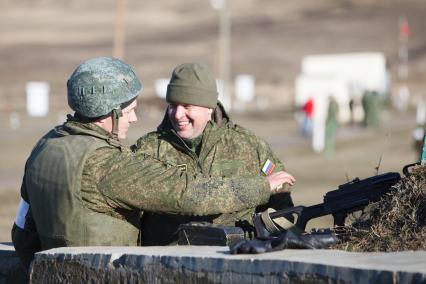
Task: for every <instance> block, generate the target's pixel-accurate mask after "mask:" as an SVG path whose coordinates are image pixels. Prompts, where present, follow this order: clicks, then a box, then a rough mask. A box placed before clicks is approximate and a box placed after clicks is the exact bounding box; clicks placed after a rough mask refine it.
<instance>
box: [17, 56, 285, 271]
mask: <svg viewBox="0 0 426 284" xmlns="http://www.w3.org/2000/svg"><path fill="white" fill-rule="evenodd" d="M67 88H68V103H69V105H70V107H71V108H72V109H73V110H74V111H75V113H74V115H73V116H71V115H69V116H68V119H67V121H66V122H65V123H64V124H62V125H60V126H57V127H55V128H54V129H52V130H51V131H50V132H48V133H47V134H46V135H44V136H43V137H42V138H41V139H40V140H39V141H38V143H37V144H36V146H35V147H34V149H33V150H32V152H31V154H30V157H29V158H28V160H27V162H26V165H25V172H24V177H23V182H22V186H21V201H20V204H19V207H18V210H17V215H16V220H15V224H14V226H13V228H12V240H13V243H14V246H15V249H16V251H17V253H18V255H19V256H20V257H21V259H22V260H23V262H24V264H25V265H29V263H30V261H31V259H32V257H33V255H34V253H35V252H37V251H40V250H44V249H50V248H55V247H62V246H131V245H137V244H138V233H139V222H140V216H141V213H142V211H143V210H150V211H153V212H166V213H181V214H197V215H204V214H214V213H218V212H231V211H233V210H235V209H243V208H247V207H252V206H256V205H258V204H262V203H264V202H266V201H267V200H268V198H269V196H270V195H271V194H273V192H274V191H273V190H272V189H271V188H274V187H276V186H277V185H279V184H281V183H282V182H283V179H284V178H283V176H282V175H280V174H277V175H275V176H274V177H272V178H269V179H265V178H260V177H248V178H247V177H245V178H244V179H243V178H235V179H229V178H216V179H209V178H206V177H202V176H194V175H188V174H186V173H184V172H182V170H181V169H180V168H179V167H176V166H173V165H171V164H169V163H167V162H161V161H159V160H156V159H153V158H151V157H149V156H146V155H144V154H139V155H138V156H136V155H135V154H134V153H132V152H131V151H130V149H129V148H128V147H125V146H124V145H123V144H121V142H120V139H122V138H125V137H126V134H127V130H128V127H129V125H130V124H131V123H132V122H135V121H136V120H137V118H136V114H135V107H136V105H137V101H136V97H137V96H138V94H139V92H140V90H141V88H142V86H141V83H140V81H139V80H138V78H137V76H136V74H135V73H134V72H133V70H132V68H131V67H130V66H128V65H127V64H126V63H124V62H122V61H120V60H118V59H115V58H110V57H100V58H94V59H90V60H87V61H85V62H83V63H82V64H81V65H80V66H78V67H77V69H76V70H75V71H74V73H73V74H72V75H71V77H70V79H69V80H68V83H67ZM172 184H173V187H172ZM206 188H213V189H215V190H214V191H209V190H206ZM200 189H203V190H200ZM216 192H220V193H221V196H223V198H224V199H223V202H222V203H221V204H218V203H217V197H216Z"/></svg>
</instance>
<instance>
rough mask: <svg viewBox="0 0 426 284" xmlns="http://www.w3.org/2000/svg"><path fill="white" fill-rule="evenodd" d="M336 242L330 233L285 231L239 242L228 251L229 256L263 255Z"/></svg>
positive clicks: (329, 244)
mask: <svg viewBox="0 0 426 284" xmlns="http://www.w3.org/2000/svg"><path fill="white" fill-rule="evenodd" d="M337 242H338V239H337V237H336V235H335V234H334V233H332V232H331V231H330V232H321V233H312V234H297V233H294V232H293V231H285V232H283V233H282V234H280V235H279V236H277V237H272V238H270V239H268V240H258V239H254V240H240V241H238V242H236V243H234V244H232V245H230V247H229V249H230V251H231V254H243V253H263V252H268V251H277V250H282V249H322V248H327V247H329V246H331V245H333V244H335V243H337Z"/></svg>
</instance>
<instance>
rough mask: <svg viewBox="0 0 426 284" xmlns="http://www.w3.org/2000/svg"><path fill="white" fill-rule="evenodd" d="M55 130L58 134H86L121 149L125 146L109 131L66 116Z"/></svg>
mask: <svg viewBox="0 0 426 284" xmlns="http://www.w3.org/2000/svg"><path fill="white" fill-rule="evenodd" d="M55 131H56V132H57V133H58V135H60V136H67V135H87V136H93V137H96V138H99V139H102V140H105V141H106V142H107V143H108V144H110V145H112V146H114V147H117V148H120V149H123V148H124V147H125V146H124V145H123V144H122V143H121V142H120V141H119V140H118V139H117V138H115V137H114V136H113V135H112V134H111V133H109V132H108V131H106V130H105V129H103V128H102V127H100V126H98V125H96V124H94V123H91V122H90V123H83V122H80V121H78V120H75V119H73V118H72V117H68V120H67V121H66V122H65V123H64V124H62V125H60V126H57V127H55Z"/></svg>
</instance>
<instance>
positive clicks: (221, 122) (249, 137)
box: [133, 103, 293, 245]
mask: <svg viewBox="0 0 426 284" xmlns="http://www.w3.org/2000/svg"><path fill="white" fill-rule="evenodd" d="M133 150H134V151H136V152H137V153H139V154H140V153H145V154H147V155H152V156H154V157H156V158H158V159H160V160H163V161H167V163H168V164H172V165H175V166H178V167H180V168H182V170H183V171H185V172H187V173H188V174H191V175H192V174H202V175H204V176H212V177H241V178H243V179H244V177H247V176H251V175H255V176H259V177H260V176H263V177H264V176H265V175H264V174H263V173H262V171H261V169H262V166H263V164H264V163H265V162H266V161H267V160H268V159H269V160H271V161H272V162H273V163H274V164H275V165H276V167H275V170H274V171H279V170H284V166H283V164H282V163H281V162H280V160H279V159H278V158H277V157H276V155H275V154H274V153H273V152H272V150H271V148H270V147H269V145H268V144H267V143H266V142H265V141H264V140H262V139H260V138H258V137H256V135H254V134H253V133H252V132H250V131H249V130H247V129H245V128H243V127H241V126H239V125H235V124H233V123H232V121H231V120H230V119H229V116H228V115H227V114H226V112H225V110H224V109H223V107H222V105H221V104H220V103H219V104H218V107H217V108H216V110H215V112H214V113H213V121H210V122H209V123H208V124H207V126H206V128H205V130H204V133H203V137H202V141H201V149H199V155H197V154H196V153H195V152H193V151H192V150H191V149H189V147H188V146H186V145H185V144H184V143H183V141H182V140H181V139H180V138H179V137H178V136H177V135H176V134H175V132H174V130H173V129H172V127H171V125H170V122H169V119H168V117H167V114H166V115H165V117H164V120H163V122H162V123H161V125H160V126H159V127H158V130H157V131H155V132H151V133H148V134H147V135H145V136H143V137H142V138H140V139H139V140H138V141H137V143H136V145H134V146H133ZM174 189H175V186H174V185H171V191H173V190H174ZM217 197H218V199H217V201H216V203H217V204H219V205H220V204H221V202H223V199H222V198H221V193H220V192H217ZM226 205H227V204H226V203H223V206H226ZM196 206H197V205H196ZM198 206H202V204H199V205H198ZM221 206H222V205H221ZM290 206H293V202H292V200H291V197H290V194H289V193H281V194H277V195H273V196H271V199H270V200H269V202H268V204H265V205H263V206H260V207H258V208H257V209H258V210H261V211H263V210H265V209H266V208H268V207H271V208H274V209H276V210H279V209H284V208H287V207H290ZM254 211H255V206H252V207H251V209H245V210H239V209H237V208H235V209H234V212H232V213H230V214H222V215H219V214H218V215H210V216H204V217H197V218H191V217H188V216H180V215H166V214H155V213H145V214H144V217H143V220H142V245H167V244H172V243H174V242H175V241H176V240H177V234H176V231H177V227H178V226H179V224H182V223H188V222H190V221H208V222H212V223H215V224H221V225H235V224H236V223H238V224H239V225H240V226H242V227H246V228H247V229H248V230H250V227H251V226H250V224H251V214H252V213H253V212H254Z"/></svg>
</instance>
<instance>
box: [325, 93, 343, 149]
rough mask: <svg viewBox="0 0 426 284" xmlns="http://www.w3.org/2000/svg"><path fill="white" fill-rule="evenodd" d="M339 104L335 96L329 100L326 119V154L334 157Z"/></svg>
mask: <svg viewBox="0 0 426 284" xmlns="http://www.w3.org/2000/svg"><path fill="white" fill-rule="evenodd" d="M338 109H339V107H338V105H337V102H336V99H335V98H334V97H332V96H331V97H330V98H329V100H328V110H327V119H326V121H325V143H324V154H325V155H326V156H327V157H332V156H333V155H334V153H335V151H336V134H337V128H338V127H339V123H338V121H337V115H338Z"/></svg>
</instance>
